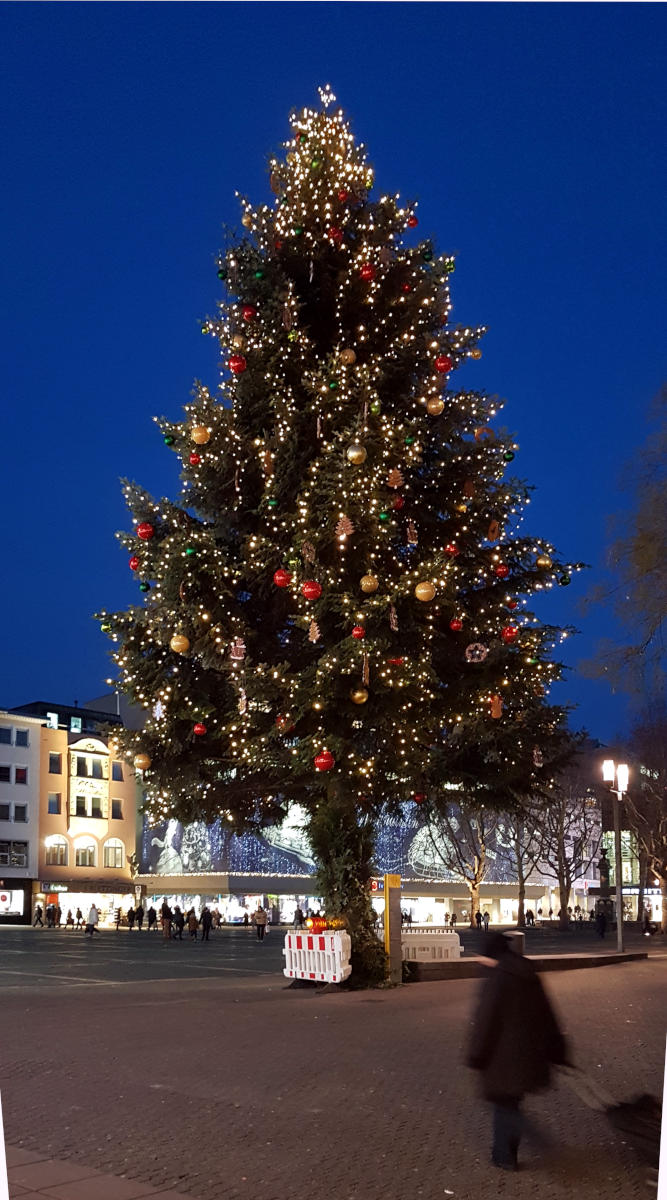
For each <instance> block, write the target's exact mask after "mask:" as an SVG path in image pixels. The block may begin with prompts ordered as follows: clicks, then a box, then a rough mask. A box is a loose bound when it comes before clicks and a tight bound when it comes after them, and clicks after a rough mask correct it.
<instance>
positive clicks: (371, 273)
mask: <svg viewBox="0 0 667 1200" xmlns="http://www.w3.org/2000/svg"><path fill="white" fill-rule="evenodd" d="M359 274H360V275H361V278H362V279H365V280H367V281H369V282H370V280H371V279H375V267H374V266H373V264H372V263H369V262H366V263H364V264H363V266H362V267H361V270H360V271H359Z"/></svg>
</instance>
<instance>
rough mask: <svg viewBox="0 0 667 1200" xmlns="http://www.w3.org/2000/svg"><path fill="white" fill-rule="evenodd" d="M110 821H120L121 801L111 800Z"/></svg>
mask: <svg viewBox="0 0 667 1200" xmlns="http://www.w3.org/2000/svg"><path fill="white" fill-rule="evenodd" d="M111 819H112V820H113V821H122V819H123V801H122V800H112V801H111Z"/></svg>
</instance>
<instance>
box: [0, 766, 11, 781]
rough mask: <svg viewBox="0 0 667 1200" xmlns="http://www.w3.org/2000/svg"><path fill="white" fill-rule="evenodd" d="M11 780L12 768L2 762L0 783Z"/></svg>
mask: <svg viewBox="0 0 667 1200" xmlns="http://www.w3.org/2000/svg"><path fill="white" fill-rule="evenodd" d="M11 780H12V769H11V767H8V766H7V765H6V764H4V763H3V764H2V765H1V766H0V783H11Z"/></svg>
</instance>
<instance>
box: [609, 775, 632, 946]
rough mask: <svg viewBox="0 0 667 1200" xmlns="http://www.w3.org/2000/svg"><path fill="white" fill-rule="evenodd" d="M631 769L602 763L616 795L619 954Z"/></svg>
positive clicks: (615, 835)
mask: <svg viewBox="0 0 667 1200" xmlns="http://www.w3.org/2000/svg"><path fill="white" fill-rule="evenodd" d="M629 775H630V771H629V769H628V764H627V763H618V764H617V763H615V762H614V760H613V758H605V760H604V762H603V764H602V778H603V780H604V782H605V783H608V784H610V788H609V791H610V792H613V794H614V795H615V796H616V803H615V804H614V841H615V849H616V868H615V875H616V946H617V949H618V951H619V954H622V953H623V857H622V854H621V804H622V803H623V793H624V792H627V790H628V778H629ZM614 780H615V781H616V787H614Z"/></svg>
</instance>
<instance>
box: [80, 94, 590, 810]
mask: <svg viewBox="0 0 667 1200" xmlns="http://www.w3.org/2000/svg"><path fill="white" fill-rule="evenodd" d="M321 99H322V105H321V107H320V108H318V109H316V110H315V109H311V108H306V109H304V110H303V111H302V112H300V113H297V114H295V115H294V116H293V117H292V118H291V124H292V136H291V137H290V138H289V140H288V141H287V143H285V146H284V156H282V157H279V156H276V157H274V158H272V159H271V161H270V166H269V182H270V187H271V190H272V191H273V193H274V200H273V203H272V204H270V205H261V206H258V207H254V206H253V205H252V204H251V203H250V202H249V201H248V200H247V199H245V198H244V197H241V210H242V218H241V221H242V225H243V228H244V234H243V235H242V237H241V239H240V240H239V239H236V240H235V241H234V243H233V244H232V245H230V248H229V249H228V250H227V251H226V253H224V254H223V255H221V256H220V258H219V261H218V276H219V278H220V279H221V281H222V282H223V283H224V285H225V287H226V289H227V296H226V298H225V299H224V300H223V302H222V303H221V305H220V312H219V315H218V316H217V317H216V318H207V320H206V321H205V322H203V324H202V332H203V333H205V334H210V335H212V336H214V337H215V338H216V339H217V340H218V342H219V344H220V347H221V349H222V352H223V359H222V366H221V372H222V376H221V384H220V387H219V389H218V391H217V393H216V394H213V393H211V391H209V389H208V388H207V387H206V386H204V385H203V384H197V385H196V387H195V390H194V393H193V397H192V399H191V402H190V403H188V404H187V405H186V406H185V419H184V420H183V421H182V422H173V423H172V422H169V421H166V420H160V421H159V422H158V423H159V427H160V429H161V432H162V435H163V438H164V441H165V443H166V444H167V445H168V446H170V447H171V448H172V449H173V450H174V451H175V452H176V453H177V454H178V455H179V457H180V459H181V463H182V473H183V494H182V498H181V503H180V504H175V503H172V502H170V501H168V500H164V499H162V500H159V501H156V500H154V499H153V498H151V497H150V496H149V495H148V494H147V493H146V492H144V491H143V490H142V489H139V488H137V487H136V485H134V484H130V483H125V484H124V494H125V498H126V501H127V503H128V506H129V507H130V509H131V511H132V513H133V520H134V528H133V531H132V532H131V533H128V534H122V535H120V540H121V542H122V544H123V545H124V546H125V547H126V548H127V549H128V550H129V551H130V552H131V558H130V568H131V570H132V571H133V573H134V574H135V575H136V577H137V578H138V580H139V587H140V589H141V591H142V592H143V597H144V603H143V605H142V606H136V607H133V608H131V609H130V610H129V611H128V612H125V613H116V614H108V613H106V612H105V613H102V614H101V620H102V627H103V629H104V630H105V632H108V633H109V634H110V635H111V637H112V640H113V642H114V643H115V644H116V646H115V649H114V652H113V658H114V661H115V663H116V666H117V668H118V672H119V679H118V681H117V686H119V687H120V688H121V689H122V690H123V691H125V692H126V693H127V694H128V695H130V696H131V697H132V698H133V699H134V700H135V701H136V702H138V703H140V704H142V705H143V706H144V708H145V709H146V710H147V714H148V715H147V721H146V725H145V728H144V729H143V730H142V731H138V732H134V733H132V732H128V731H126V732H125V734H124V735H123V737H124V743H123V744H124V750H125V753H126V754H127V755H128V756H132V757H134V762H135V765H136V766H137V767H138V768H139V769H141V770H143V771H144V782H145V786H146V792H147V799H148V806H149V814H150V815H151V816H152V817H153V818H155V819H158V818H160V817H163V816H165V815H170V814H172V813H173V812H175V811H178V812H179V813H180V812H183V811H184V806H185V807H186V808H187V811H188V812H189V813H190V814H191V815H195V814H197V813H198V812H202V813H209V814H210V813H212V812H214V811H222V812H223V815H224V814H225V813H226V815H228V816H230V818H232V817H233V818H234V819H236V818H238V817H239V816H241V817H242V816H243V815H244V813H245V814H247V811H248V810H249V808H250V807H253V806H254V809H256V808H257V805H258V804H260V805H261V803H263V802H264V800H265V799H266V796H265V793H266V790H267V789H266V780H267V778H270V777H271V776H272V775H273V777H274V778H275V781H276V786H275V787H274V788H273V789H272V790H271V796H270V797H269V799H270V801H271V803H274V802H275V801H276V796H277V795H278V794H279V793H280V790H281V787H282V788H283V789H284V788H285V787H286V786H289V783H288V782H287V781H289V779H291V780H293V781H294V782H295V783H296V781H300V782H301V783H302V784H303V785H304V786H305V787H306V788H310V789H311V792H312V794H313V795H317V794H319V793H321V791H322V786H323V782H324V780H325V779H326V777H327V776H328V774H329V772H330V771H333V772H335V773H336V775H337V776H339V777H341V776H342V777H344V778H346V779H347V781H348V784H349V786H352V787H354V788H356V789H357V790H358V792H359V794H360V795H361V794H364V795H366V796H367V795H368V794H371V795H372V794H374V789H375V790H376V791H377V793H378V795H379V794H382V795H383V796H384V798H386V793H387V788H388V786H390V787H391V788H392V789H393V790H394V791H395V793H396V798H397V799H402V800H405V799H406V798H409V796H410V795H411V794H412V795H414V794H416V793H419V794H421V792H422V785H421V784H420V782H419V781H420V780H421V781H423V782H424V784H427V785H432V784H433V783H434V779H435V778H436V776H437V773H438V772H440V773H441V777H442V771H443V770H444V769H446V762H447V756H448V755H449V756H450V757H451V758H452V761H453V760H454V758H455V751H456V750H457V749H458V748H460V747H461V745H463V743H464V742H465V740H466V739H467V741H468V743H469V744H471V745H476V744H483V743H484V742H485V740H486V741H487V742H492V743H493V753H494V756H495V761H496V763H498V762H500V763H501V764H504V766H505V767H506V768H507V769H508V770H509V769H511V768H512V767H513V766H516V767H517V768H518V766H519V765H520V764H521V763H523V762H524V761H525V760H526V759H527V758H530V756H531V755H532V756H533V763H534V765H535V769H536V770H537V769H538V768H537V762H538V759H541V758H542V752H541V751H539V750H538V748H536V747H535V745H534V744H533V743H534V738H535V737H536V736H537V734H536V730H537V731H539V732H540V734H541V736H542V737H543V739H544V740H545V742H546V741H547V740H548V737H549V735H550V733H551V732H552V731H553V730H554V729H555V728H556V726H557V724H558V719H559V718H558V713H557V710H555V709H552V708H551V707H550V706H549V705H548V704H547V703H546V702H545V699H544V698H545V696H546V695H547V694H548V690H549V687H550V685H551V683H552V682H553V681H554V680H555V679H557V678H558V677H559V675H560V671H561V668H560V665H559V664H558V663H556V662H554V661H553V660H552V658H551V657H550V655H551V654H552V652H553V651H554V649H555V648H556V646H557V644H558V642H559V641H561V640H562V639H563V637H565V636H566V634H567V631H566V630H556V629H554V628H552V627H547V626H543V625H542V624H541V622H540V621H539V620H538V619H537V618H536V617H535V616H534V614H532V613H531V612H530V611H529V609H528V607H527V602H528V598H529V597H530V596H531V595H532V594H533V593H535V592H538V591H540V590H542V589H548V588H551V587H553V586H554V585H557V584H561V585H565V584H567V583H569V582H570V578H571V574H572V573H573V571H575V570H576V569H578V566H579V564H563V563H561V562H559V561H558V559H557V556H556V553H555V550H554V549H553V547H552V546H550V545H549V544H548V543H547V542H545V541H543V540H541V539H533V538H527V537H524V536H521V534H520V526H521V522H522V519H523V510H524V508H525V506H526V504H527V503H528V502H529V495H528V493H527V492H526V490H525V489H524V487H523V485H521V484H519V483H518V482H517V481H515V480H513V479H508V478H506V472H507V470H508V467H509V465H510V463H511V462H512V460H513V459H514V457H515V454H516V451H517V450H518V446H517V445H516V443H515V442H514V441H513V440H512V439H511V437H510V436H509V435H507V434H504V433H502V432H497V431H495V429H494V425H493V424H492V422H493V421H494V420H495V418H496V417H497V416H498V413H499V411H500V407H501V406H500V404H499V402H498V400H497V398H495V397H490V396H487V395H485V394H484V393H481V392H478V391H468V390H460V389H455V388H452V387H451V386H450V380H451V376H452V374H453V372H454V371H455V370H456V369H457V368H458V367H460V366H461V365H462V364H463V363H465V362H467V361H469V360H472V361H478V360H479V359H480V357H481V350H480V347H479V344H478V343H479V341H480V339H481V338H482V336H483V335H484V333H485V328H484V327H483V326H479V327H471V326H452V325H451V324H450V314H451V309H452V305H451V299H450V289H449V284H450V278H451V274H452V272H453V270H454V266H455V264H454V260H453V258H452V257H451V256H450V255H439V254H437V253H436V251H435V250H434V248H433V244H432V242H431V240H430V239H421V240H417V241H416V243H415V242H414V240H411V239H414V238H415V237H417V238H418V235H415V234H414V232H413V231H414V230H415V229H416V228H417V227H418V225H419V221H418V218H417V216H416V211H415V206H414V205H403V204H401V202H400V197H399V196H397V195H382V196H380V197H379V199H378V200H376V201H373V200H371V198H370V192H371V190H372V188H373V186H374V177H373V171H372V169H371V167H370V166H369V165H368V163H367V160H366V154H365V150H364V147H363V146H362V145H357V144H356V142H355V140H354V137H353V135H352V133H351V131H350V127H349V124H348V122H347V120H346V118H345V116H344V114H343V112H342V110H338V109H336V108H335V107H333V106H334V104H335V97H333V94H332V93H331V91H330V89H322V90H321ZM527 714H530V720H528V719H527ZM429 756H432V761H430V760H429ZM480 763H481V759H480ZM443 764H445V765H443ZM253 773H255V774H256V775H257V776H258V778H260V777H261V781H262V782H261V787H260V786H259V785H258V790H257V792H256V794H255V795H254V796H252V799H251V800H249V799H248V797H249V796H250V795H252V789H251V791H250V792H249V791H248V789H247V787H246V786H245V785H246V783H247V781H248V780H250V781H252V778H253ZM241 782H242V783H243V784H244V788H243V789H241V790H239V789H240V784H241ZM235 796H236V797H237V798H236V799H235ZM239 797H240V798H239Z"/></svg>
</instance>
